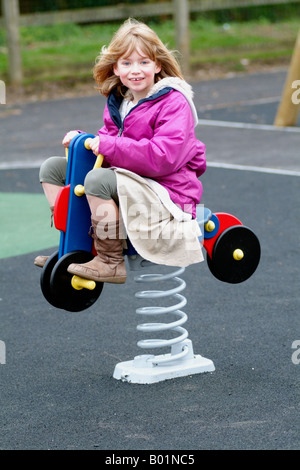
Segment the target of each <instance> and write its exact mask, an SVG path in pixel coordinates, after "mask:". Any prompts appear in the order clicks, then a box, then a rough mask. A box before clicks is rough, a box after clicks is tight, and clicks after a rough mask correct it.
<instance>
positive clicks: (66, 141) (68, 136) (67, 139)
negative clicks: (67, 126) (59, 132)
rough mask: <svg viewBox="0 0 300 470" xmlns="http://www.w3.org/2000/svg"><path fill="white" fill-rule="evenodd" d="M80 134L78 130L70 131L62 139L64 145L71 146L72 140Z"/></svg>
mask: <svg viewBox="0 0 300 470" xmlns="http://www.w3.org/2000/svg"><path fill="white" fill-rule="evenodd" d="M78 134H79V132H78V131H70V132H68V133H67V134H66V135H65V136H64V138H63V141H62V144H63V146H64V147H66V148H69V145H70V142H71V140H72V139H74V137H75V136H76V135H78Z"/></svg>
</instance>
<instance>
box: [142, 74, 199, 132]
mask: <svg viewBox="0 0 300 470" xmlns="http://www.w3.org/2000/svg"><path fill="white" fill-rule="evenodd" d="M166 87H168V88H173V89H174V90H177V91H179V92H180V93H182V94H183V96H184V97H185V98H186V100H187V102H188V103H189V105H190V108H191V111H192V114H193V118H194V124H195V127H196V126H197V124H198V115H197V110H196V107H195V105H194V101H193V97H194V92H193V89H192V87H191V85H189V84H188V83H187V82H186V81H185V80H182V79H181V78H179V77H166V78H163V79H161V80H160V81H159V82H157V83H155V85H154V86H153V87H152V88H151V90H150V91H149V93H148V95H147V98H148V97H150V96H152V95H155V94H156V93H158V92H159V91H161V90H163V89H164V88H166Z"/></svg>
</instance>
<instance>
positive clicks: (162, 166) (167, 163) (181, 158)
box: [99, 92, 204, 178]
mask: <svg viewBox="0 0 300 470" xmlns="http://www.w3.org/2000/svg"><path fill="white" fill-rule="evenodd" d="M194 132H195V131H194V122H193V116H192V112H191V109H190V106H189V104H188V102H187V100H186V99H185V98H184V96H183V95H182V94H181V93H179V92H178V93H172V94H171V96H169V97H168V99H165V100H162V106H161V108H160V110H159V112H158V114H157V116H156V119H155V123H154V126H153V132H152V136H151V137H150V138H142V139H140V140H135V139H133V138H129V137H126V135H125V136H124V135H122V136H120V137H115V136H109V135H105V134H104V133H103V130H102V132H99V136H100V145H99V151H100V153H102V154H103V155H104V156H105V160H106V161H107V162H108V163H109V164H110V165H111V166H116V167H120V168H125V169H127V170H130V171H133V172H135V173H137V174H139V175H141V176H146V177H150V178H158V177H162V176H166V175H169V174H172V173H174V172H176V171H178V170H180V169H181V168H182V167H183V166H185V165H187V164H188V163H189V162H191V161H193V160H194V158H196V160H198V159H199V162H198V163H197V162H196V160H195V161H194V163H192V164H191V167H194V168H193V169H195V170H196V168H197V170H198V169H199V170H200V167H199V166H198V165H199V164H201V162H200V160H201V158H202V157H203V155H202V154H204V149H203V152H202V150H201V151H200V154H201V155H200V154H199V141H198V140H197V139H196V137H195V133H194Z"/></svg>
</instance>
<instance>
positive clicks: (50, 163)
mask: <svg viewBox="0 0 300 470" xmlns="http://www.w3.org/2000/svg"><path fill="white" fill-rule="evenodd" d="M66 173H67V160H66V159H65V158H64V157H50V158H48V160H46V161H45V162H44V163H42V165H41V168H40V182H41V183H42V186H43V190H44V193H45V196H46V198H47V200H48V202H49V206H50V208H51V210H53V207H54V204H55V200H56V197H57V194H58V192H59V190H60V188H61V187H62V186H64V185H65V181H66Z"/></svg>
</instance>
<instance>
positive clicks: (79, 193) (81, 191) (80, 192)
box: [74, 184, 84, 196]
mask: <svg viewBox="0 0 300 470" xmlns="http://www.w3.org/2000/svg"><path fill="white" fill-rule="evenodd" d="M74 193H75V194H76V196H83V195H84V186H82V184H77V186H75V188H74Z"/></svg>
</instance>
